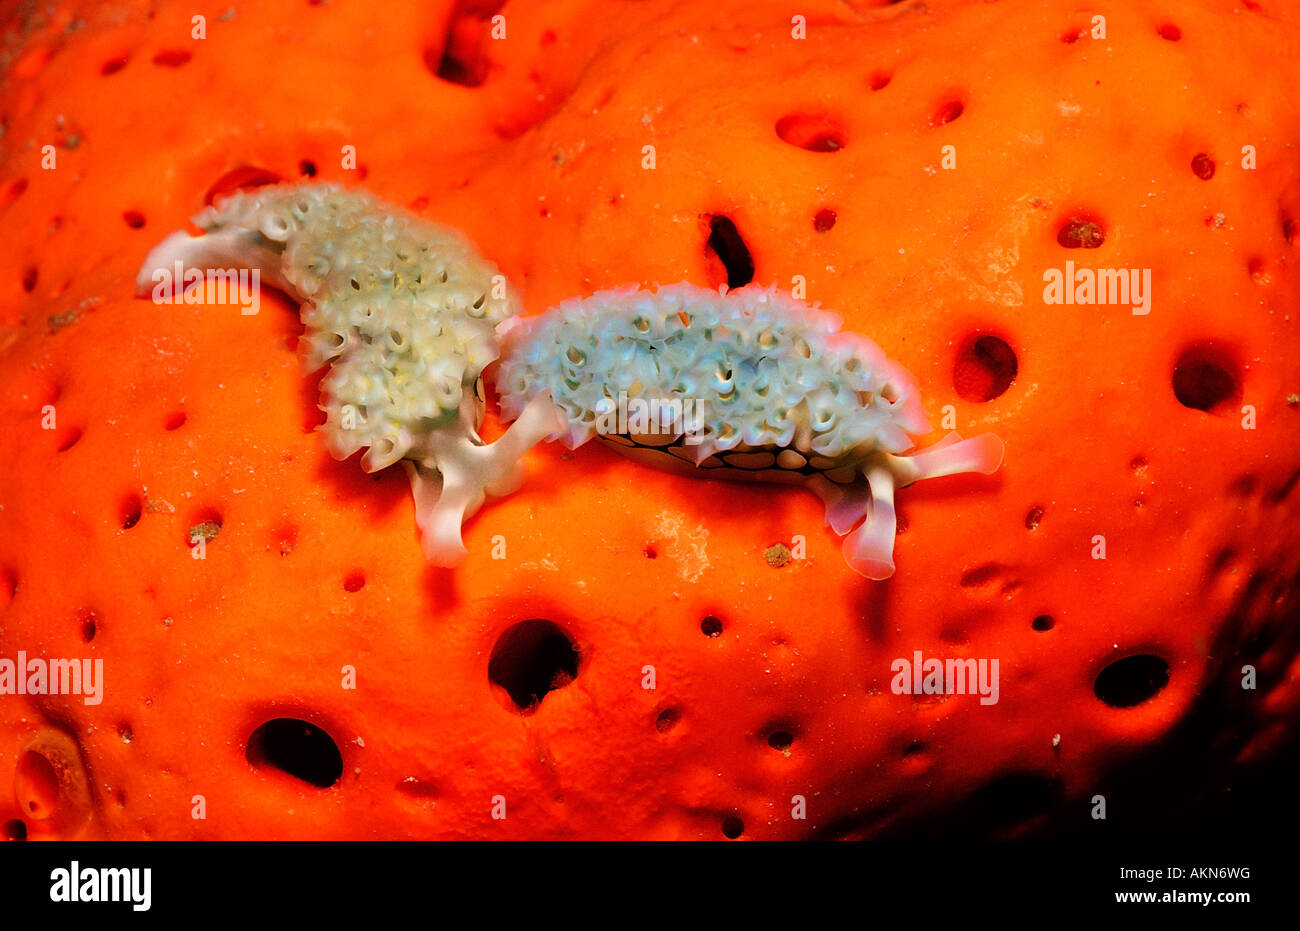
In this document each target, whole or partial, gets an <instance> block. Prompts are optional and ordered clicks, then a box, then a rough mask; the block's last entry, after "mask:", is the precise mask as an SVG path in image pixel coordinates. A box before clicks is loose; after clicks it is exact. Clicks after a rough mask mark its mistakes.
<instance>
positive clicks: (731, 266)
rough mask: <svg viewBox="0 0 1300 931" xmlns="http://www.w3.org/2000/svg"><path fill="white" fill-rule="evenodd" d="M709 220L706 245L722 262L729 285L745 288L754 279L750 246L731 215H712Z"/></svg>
mask: <svg viewBox="0 0 1300 931" xmlns="http://www.w3.org/2000/svg"><path fill="white" fill-rule="evenodd" d="M708 221H709V238H708V240H707V241H706V242H705V246H706V247H707V249H708V251H709V252H711V253H712V254H713V255H715V256H717V258H718V261H719V262H721V263H722V267H723V269H724V270H725V272H726V276H727V287H728V288H743V287H744V286H745V285H747V284H749V283H750V282H751V281H753V280H754V258H753V256H752V255H750V253H749V247H748V246H746V245H745V240H744V238H743V237H742V236H741V235H740V230H738V229H736V224H735V223H733V222H732V221H731V219H730V218H729V217H723V216H710V217H708ZM719 283H720V282H719Z"/></svg>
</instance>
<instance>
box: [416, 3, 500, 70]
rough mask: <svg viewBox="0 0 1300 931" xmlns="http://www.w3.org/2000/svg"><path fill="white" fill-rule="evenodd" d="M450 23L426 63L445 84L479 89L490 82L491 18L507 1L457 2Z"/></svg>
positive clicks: (431, 50)
mask: <svg viewBox="0 0 1300 931" xmlns="http://www.w3.org/2000/svg"><path fill="white" fill-rule="evenodd" d="M455 6H456V11H455V12H454V13H453V14H452V17H451V20H450V21H449V22H448V24H447V33H446V36H445V38H444V41H443V45H442V48H441V49H434V48H430V49H428V50H427V51H426V52H425V53H424V64H425V67H427V68H428V69H429V70H430V71H431V72H433V73H434V74H435V75H437V76H438V77H439V78H441V79H442V80H444V81H448V82H450V83H452V84H459V85H461V86H462V87H479V86H480V85H482V84H483V82H484V81H486V80H487V76H488V66H489V61H488V57H487V55H486V49H487V47H488V45H489V44H490V34H491V29H492V26H491V19H492V17H493V16H495V15H496V14H497V13H498V12H500V10H501V8H502V7H503V6H505V3H504V0H478V2H471V3H458V4H456V5H455Z"/></svg>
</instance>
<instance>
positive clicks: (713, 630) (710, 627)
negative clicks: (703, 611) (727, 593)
mask: <svg viewBox="0 0 1300 931" xmlns="http://www.w3.org/2000/svg"><path fill="white" fill-rule="evenodd" d="M700 633H702V634H704V636H706V637H721V636H722V620H721V619H720V618H716V617H714V616H713V615H712V614H710V615H709V616H708V617H706V618H705V619H704V620H702V621H700Z"/></svg>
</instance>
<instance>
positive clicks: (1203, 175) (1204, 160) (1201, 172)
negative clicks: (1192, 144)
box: [1192, 152, 1214, 181]
mask: <svg viewBox="0 0 1300 931" xmlns="http://www.w3.org/2000/svg"><path fill="white" fill-rule="evenodd" d="M1192 174H1194V175H1196V177H1198V178H1200V179H1201V180H1202V181H1209V180H1210V179H1211V178H1213V177H1214V159H1213V158H1211V157H1210V156H1209V155H1207V154H1206V153H1205V152H1197V153H1196V154H1195V155H1194V156H1192Z"/></svg>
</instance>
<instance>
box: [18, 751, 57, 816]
mask: <svg viewBox="0 0 1300 931" xmlns="http://www.w3.org/2000/svg"><path fill="white" fill-rule="evenodd" d="M14 798H15V799H16V800H17V802H18V804H19V805H20V806H22V810H23V814H24V815H26V816H27V817H28V818H31V819H32V820H33V821H45V820H47V819H49V818H51V817H53V816H54V814H55V812H56V811H57V810H58V807H59V774H58V772H56V771H55V769H54V765H53V764H52V763H51V762H50V761H49V760H48V759H47V758H46V756H45V754H43V753H41V752H39V751H37V750H28V751H26V752H24V753H23V755H22V756H20V757H19V758H18V765H17V767H15V770H14Z"/></svg>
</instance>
